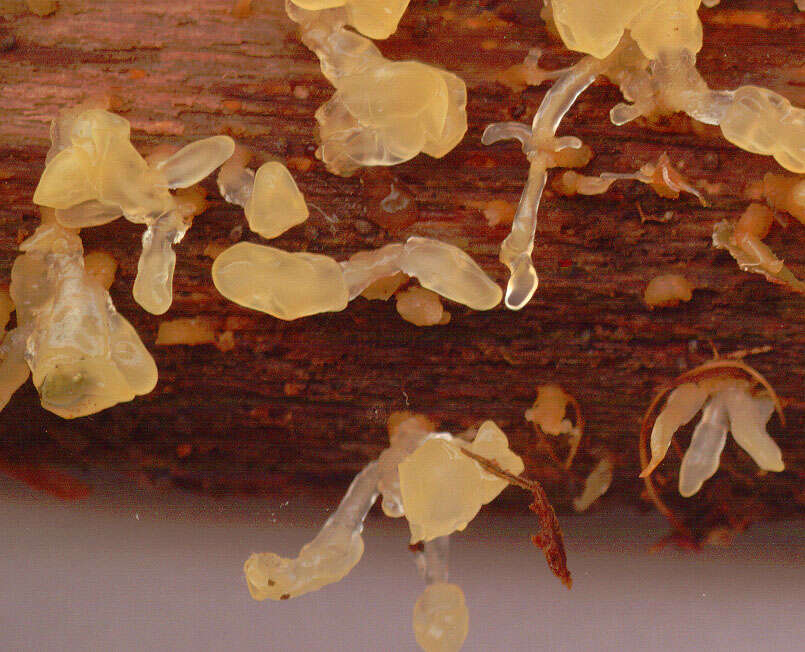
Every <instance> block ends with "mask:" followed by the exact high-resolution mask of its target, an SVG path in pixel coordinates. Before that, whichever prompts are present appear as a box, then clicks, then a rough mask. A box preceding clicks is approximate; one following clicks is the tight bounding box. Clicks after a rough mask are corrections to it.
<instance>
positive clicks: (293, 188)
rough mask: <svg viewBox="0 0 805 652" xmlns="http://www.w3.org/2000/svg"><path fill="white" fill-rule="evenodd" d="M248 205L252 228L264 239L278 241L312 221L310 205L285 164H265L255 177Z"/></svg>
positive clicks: (247, 215)
mask: <svg viewBox="0 0 805 652" xmlns="http://www.w3.org/2000/svg"><path fill="white" fill-rule="evenodd" d="M253 184H254V187H253V190H252V193H251V196H250V197H249V199H248V201H247V202H246V205H245V206H244V208H245V213H246V220H247V221H248V222H249V228H250V229H251V230H252V231H254V232H255V233H259V234H260V235H261V236H263V237H264V238H276V237H277V236H279V235H282V234H283V233H285V231H287V230H288V229H290V228H291V227H293V226H296V225H297V224H301V223H302V222H304V221H305V220H306V219H307V218H308V215H309V213H308V209H307V204H306V203H305V198H304V197H303V196H302V193H301V192H299V188H298V187H297V185H296V182H295V181H294V179H293V177H292V176H291V173H290V172H289V171H288V168H286V167H285V166H284V165H282V163H277V162H275V161H271V162H269V163H264V164H263V165H261V166H260V168H259V169H258V170H257V173H256V174H255V176H254V182H253Z"/></svg>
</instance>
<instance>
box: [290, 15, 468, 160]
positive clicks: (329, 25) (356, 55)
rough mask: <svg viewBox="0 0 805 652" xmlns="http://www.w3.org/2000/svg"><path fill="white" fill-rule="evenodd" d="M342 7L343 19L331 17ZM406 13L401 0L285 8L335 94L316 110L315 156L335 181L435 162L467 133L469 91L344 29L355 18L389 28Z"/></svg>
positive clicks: (453, 78) (448, 76)
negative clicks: (427, 159) (364, 170)
mask: <svg viewBox="0 0 805 652" xmlns="http://www.w3.org/2000/svg"><path fill="white" fill-rule="evenodd" d="M344 4H345V5H346V11H345V12H341V11H333V9H332V8H333V7H337V6H340V5H344ZM406 6H407V2H401V1H399V0H394V1H391V2H384V3H377V2H371V1H370V0H360V1H354V2H349V1H348V2H346V3H343V2H336V4H333V3H331V2H329V1H328V2H313V0H311V1H310V2H307V1H305V2H296V1H295V0H293V1H292V0H288V1H287V2H286V11H287V12H288V15H289V16H290V18H291V19H292V20H294V21H296V22H297V23H298V24H299V26H300V30H301V37H302V41H303V42H304V43H305V45H307V46H308V47H309V48H310V49H311V50H313V51H314V52H315V53H316V56H318V57H319V60H320V61H321V66H322V72H323V74H324V76H325V77H327V79H328V80H329V81H330V82H331V83H332V84H333V85H334V86H335V88H336V92H335V94H334V95H333V97H332V98H331V99H330V100H329V101H328V102H327V103H326V104H324V105H323V106H321V107H320V108H319V109H318V110H317V111H316V120H317V121H318V123H319V137H320V140H321V147H319V149H318V151H317V152H316V155H317V156H318V157H319V158H320V159H321V160H322V161H324V163H325V165H326V166H327V169H328V170H330V171H331V172H333V173H335V174H341V175H350V174H352V173H354V172H355V171H356V170H357V169H358V168H359V167H361V166H371V165H396V164H397V163H402V162H403V161H407V160H409V159H411V158H413V157H414V156H416V155H417V154H419V153H420V152H424V153H426V154H429V155H430V156H434V157H437V158H438V157H441V156H444V155H445V154H447V152H449V151H450V150H451V149H453V148H454V147H455V146H456V145H457V144H458V142H459V141H460V140H461V139H462V138H463V137H464V134H465V133H466V131H467V113H466V104H467V89H466V85H465V84H464V82H463V81H462V80H461V79H459V78H458V77H456V76H455V75H453V74H452V73H449V72H446V71H444V70H441V69H439V68H435V67H433V66H428V65H425V64H423V63H419V62H417V61H389V60H387V59H385V58H384V57H383V55H382V54H381V53H380V51H379V50H378V49H377V48H376V47H375V46H374V44H373V43H372V42H371V41H369V40H368V39H366V38H364V37H362V36H359V35H358V34H355V33H354V32H350V31H348V30H345V29H344V27H343V26H344V24H346V23H348V22H350V21H351V20H352V19H355V18H357V17H358V15H360V16H361V17H362V18H363V19H366V22H365V23H364V24H365V25H368V24H369V23H370V22H372V21H374V22H375V24H376V25H379V24H380V23H378V22H377V20H375V19H377V18H379V17H381V16H382V17H383V20H384V21H386V25H388V24H390V23H389V22H388V21H389V19H390V18H394V17H395V16H396V20H398V19H399V15H401V14H402V12H403V11H404V10H405V7H406ZM314 7H315V9H316V10H311V9H312V8H314ZM328 7H330V8H331V9H328ZM350 12H352V13H350ZM350 16H351V18H350ZM370 18H371V19H370ZM396 20H393V23H394V26H395V27H396ZM381 22H382V21H381ZM353 24H354V23H353ZM356 27H357V28H358V29H359V31H360V29H361V28H360V27H358V26H357V25H356ZM386 35H388V34H386Z"/></svg>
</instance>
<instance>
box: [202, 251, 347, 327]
mask: <svg viewBox="0 0 805 652" xmlns="http://www.w3.org/2000/svg"><path fill="white" fill-rule="evenodd" d="M212 279H213V282H214V283H215V287H216V288H217V289H218V291H219V292H220V293H221V294H222V295H224V296H225V297H226V298H227V299H229V300H230V301H234V302H235V303H237V304H239V305H241V306H244V307H246V308H252V309H254V310H259V311H261V312H265V313H268V314H269V315H272V316H274V317H277V318H279V319H286V320H291V319H298V318H299V317H305V316H307V315H315V314H317V313H320V312H337V311H340V310H343V309H344V308H346V307H347V303H348V301H349V291H348V289H347V285H346V283H345V282H344V275H343V273H342V272H341V267H340V266H339V264H338V263H337V262H336V261H335V260H333V259H332V258H329V257H327V256H322V255H319V254H309V253H304V252H299V253H288V252H285V251H282V250H280V249H275V248H274V247H266V246H263V245H258V244H253V243H251V242H239V243H237V244H235V245H233V246H231V247H230V248H229V249H227V250H226V251H224V252H222V253H221V254H220V255H219V256H218V257H217V258H216V259H215V262H214V263H213V265H212Z"/></svg>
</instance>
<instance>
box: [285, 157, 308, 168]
mask: <svg viewBox="0 0 805 652" xmlns="http://www.w3.org/2000/svg"><path fill="white" fill-rule="evenodd" d="M312 165H313V161H312V160H311V159H309V158H307V157H306V156H291V157H290V158H289V159H288V160H287V161H285V166H286V167H287V168H288V169H289V170H296V171H297V172H307V171H308V170H309V169H310V167H311V166H312Z"/></svg>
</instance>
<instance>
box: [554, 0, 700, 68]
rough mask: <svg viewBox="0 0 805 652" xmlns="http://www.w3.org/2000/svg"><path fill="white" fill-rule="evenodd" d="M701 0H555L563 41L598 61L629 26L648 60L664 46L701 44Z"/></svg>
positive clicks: (688, 47) (694, 47) (695, 49)
mask: <svg viewBox="0 0 805 652" xmlns="http://www.w3.org/2000/svg"><path fill="white" fill-rule="evenodd" d="M699 4H700V0H597V1H596V2H590V1H589V0H551V6H552V7H553V17H554V21H555V22H556V27H557V29H558V30H559V34H560V36H561V37H562V40H563V41H564V42H565V45H567V47H569V48H570V49H571V50H576V51H577V52H586V53H587V54H591V55H593V56H594V57H596V58H598V59H603V58H605V57H607V56H609V55H610V54H611V53H612V51H613V50H614V49H615V47H616V46H617V45H618V43H619V42H620V40H621V37H622V36H623V33H624V32H625V31H626V30H627V29H628V30H631V34H632V38H634V39H635V41H637V43H638V45H639V46H640V49H641V50H642V51H643V53H644V54H645V55H646V56H647V57H649V58H652V59H653V58H655V57H656V55H657V53H658V52H660V51H662V50H664V49H685V50H688V51H689V52H692V53H696V52H698V51H699V50H700V49H701V47H702V26H701V22H700V21H699V17H698V14H697V9H698V8H699Z"/></svg>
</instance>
